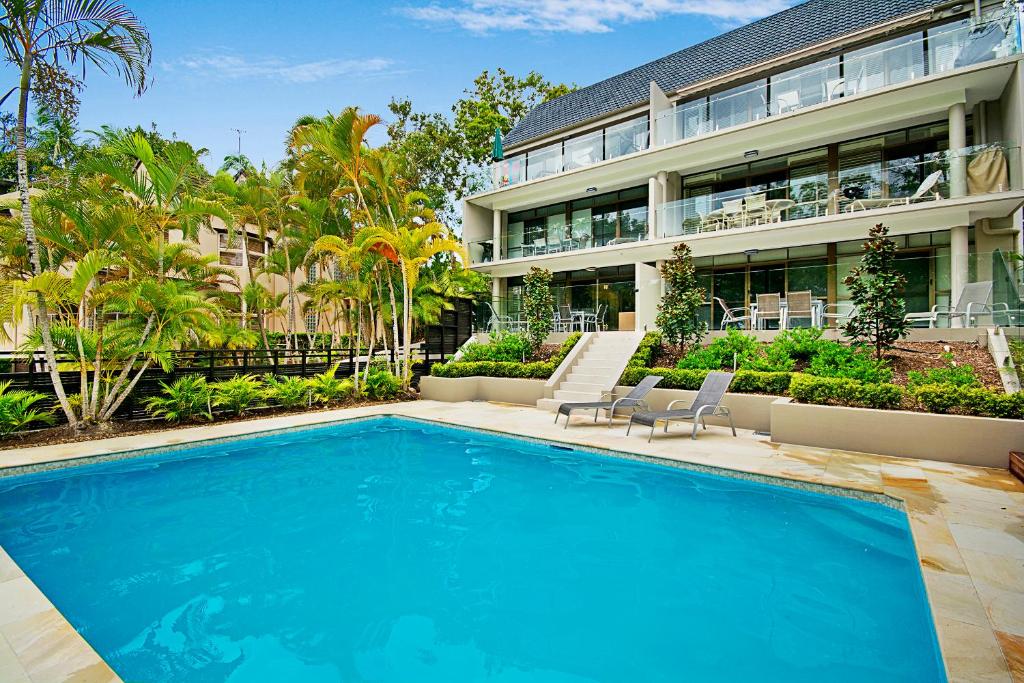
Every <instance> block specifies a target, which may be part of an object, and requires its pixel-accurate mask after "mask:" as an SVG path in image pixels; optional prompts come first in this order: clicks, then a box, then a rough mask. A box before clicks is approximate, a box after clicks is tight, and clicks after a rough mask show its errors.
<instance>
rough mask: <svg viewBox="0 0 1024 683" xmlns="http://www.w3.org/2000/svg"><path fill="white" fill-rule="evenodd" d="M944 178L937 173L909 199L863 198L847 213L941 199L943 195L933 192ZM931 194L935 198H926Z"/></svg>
mask: <svg viewBox="0 0 1024 683" xmlns="http://www.w3.org/2000/svg"><path fill="white" fill-rule="evenodd" d="M940 178H942V171H935V172H934V173H932V174H931V175H929V176H928V177H927V178H925V179H924V180H923V181H921V184H920V185H918V186H917V189H916V190H914V194H912V195H910V196H909V197H883V198H871V199H869V198H862V199H855V200H854V201H853V202H851V203H850V205H849V206H847V207H846V211H847V212H849V213H853V212H854V211H860V210H863V209H884V208H888V207H890V206H908V205H910V204H913V203H914V202H916V201H918V200H921V199H926V198H927V199H941V198H942V195H941V194H939V193H938V192H935V191H933V190H934V189H935V186H936V185H937V184H938V182H939V179H940ZM929 193H931V194H932V195H933V196H931V197H926V195H928V194H929Z"/></svg>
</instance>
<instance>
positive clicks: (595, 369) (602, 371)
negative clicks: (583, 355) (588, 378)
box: [573, 359, 619, 375]
mask: <svg viewBox="0 0 1024 683" xmlns="http://www.w3.org/2000/svg"><path fill="white" fill-rule="evenodd" d="M618 367H619V365H618V364H617V363H614V362H612V361H610V360H601V359H597V360H592V361H583V362H581V363H577V364H576V366H575V367H574V368H573V370H578V371H580V372H585V373H587V374H588V375H606V374H609V373H612V372H615V371H616V370H617V369H618Z"/></svg>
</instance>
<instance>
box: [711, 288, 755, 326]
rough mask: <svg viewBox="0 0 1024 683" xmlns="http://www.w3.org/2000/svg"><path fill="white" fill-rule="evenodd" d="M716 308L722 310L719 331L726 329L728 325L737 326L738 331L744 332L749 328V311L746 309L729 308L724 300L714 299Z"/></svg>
mask: <svg viewBox="0 0 1024 683" xmlns="http://www.w3.org/2000/svg"><path fill="white" fill-rule="evenodd" d="M714 300H715V302H716V303H717V304H718V307H719V308H721V309H722V324H721V325H719V329H722V330H724V329H726V328H727V327H729V325H739V327H740V329H742V330H745V329H747V328H748V327H750V310H749V309H748V308H746V307H742V306H741V307H739V308H729V305H728V304H727V303H725V300H723V299H720V298H718V297H717V296H716V297H714Z"/></svg>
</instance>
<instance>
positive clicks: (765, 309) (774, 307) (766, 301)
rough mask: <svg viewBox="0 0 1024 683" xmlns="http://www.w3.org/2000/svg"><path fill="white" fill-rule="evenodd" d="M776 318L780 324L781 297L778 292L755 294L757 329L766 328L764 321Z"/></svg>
mask: <svg viewBox="0 0 1024 683" xmlns="http://www.w3.org/2000/svg"><path fill="white" fill-rule="evenodd" d="M769 320H777V321H778V322H779V325H782V297H781V296H780V295H778V294H758V295H757V329H759V330H761V329H768V328H767V327H765V323H767V322H768V321H769Z"/></svg>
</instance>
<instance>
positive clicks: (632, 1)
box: [403, 0, 796, 33]
mask: <svg viewBox="0 0 1024 683" xmlns="http://www.w3.org/2000/svg"><path fill="white" fill-rule="evenodd" d="M795 1H796V0H682V1H680V0H457V2H451V3H445V4H439V3H436V2H432V3H431V4H429V5H418V6H411V7H406V8H405V9H404V10H403V11H404V12H405V13H406V14H408V15H409V16H412V17H414V18H416V19H420V20H423V21H426V22H430V23H435V24H441V25H448V26H455V27H460V28H463V29H466V30H469V31H472V32H474V33H490V32H493V31H541V32H564V33H606V32H608V31H611V30H613V26H614V25H615V24H625V23H631V22H637V21H651V20H654V19H658V18H663V17H667V16H672V15H697V16H703V17H708V18H710V19H713V20H715V21H718V22H721V23H724V24H743V23H746V22H748V21H753V20H754V19H760V18H761V17H765V16H768V15H769V14H774V13H775V12H778V11H780V10H783V9H786V8H787V7H789V6H791V5H793V4H794V2H795Z"/></svg>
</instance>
